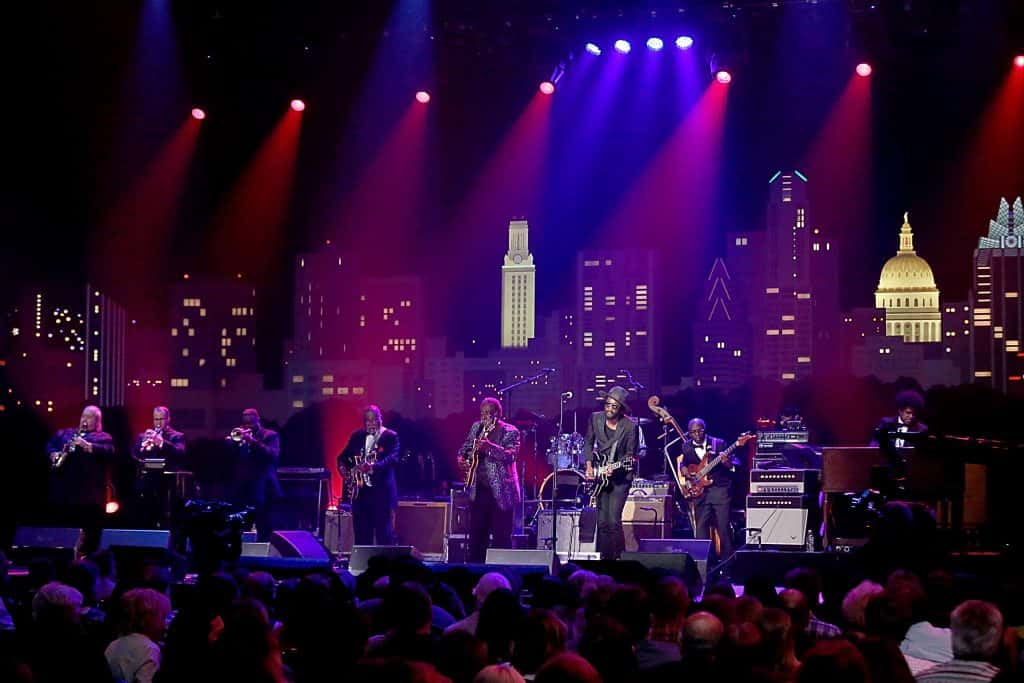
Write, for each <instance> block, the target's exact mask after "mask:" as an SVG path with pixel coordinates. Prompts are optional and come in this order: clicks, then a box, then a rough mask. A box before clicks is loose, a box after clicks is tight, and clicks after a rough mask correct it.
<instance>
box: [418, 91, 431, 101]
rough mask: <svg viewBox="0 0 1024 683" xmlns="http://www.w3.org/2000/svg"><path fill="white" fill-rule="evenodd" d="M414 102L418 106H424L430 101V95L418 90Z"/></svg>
mask: <svg viewBox="0 0 1024 683" xmlns="http://www.w3.org/2000/svg"><path fill="white" fill-rule="evenodd" d="M416 101H417V102H419V103H420V104H426V103H427V102H429V101H430V93H428V92H427V91H426V90H420V91H418V92H417V93H416Z"/></svg>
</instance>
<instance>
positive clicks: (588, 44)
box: [583, 43, 601, 57]
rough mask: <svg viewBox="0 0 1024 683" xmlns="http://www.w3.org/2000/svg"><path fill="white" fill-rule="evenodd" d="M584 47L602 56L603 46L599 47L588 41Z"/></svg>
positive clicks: (597, 55)
mask: <svg viewBox="0 0 1024 683" xmlns="http://www.w3.org/2000/svg"><path fill="white" fill-rule="evenodd" d="M583 49H584V50H586V51H587V52H589V53H590V54H592V55H594V56H595V57H600V56H601V48H599V47H598V46H597V45H596V44H595V43H587V44H586V46H585V47H584V48H583Z"/></svg>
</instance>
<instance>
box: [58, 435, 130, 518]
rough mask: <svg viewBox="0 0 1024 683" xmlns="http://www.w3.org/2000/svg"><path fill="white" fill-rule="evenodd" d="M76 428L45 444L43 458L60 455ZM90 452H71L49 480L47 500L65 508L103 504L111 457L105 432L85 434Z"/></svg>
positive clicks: (111, 443)
mask: <svg viewBox="0 0 1024 683" xmlns="http://www.w3.org/2000/svg"><path fill="white" fill-rule="evenodd" d="M76 434H78V430H77V429H62V430H60V431H59V432H57V433H56V434H54V435H53V437H52V438H51V439H50V440H49V442H48V443H47V444H46V453H47V455H49V454H51V453H57V452H60V450H61V449H63V448H64V444H66V443H68V442H69V441H71V440H72V439H73V438H75V435H76ZM82 438H83V439H85V440H86V441H88V442H89V443H91V444H92V453H86V452H85V451H84V450H82V449H77V448H76V449H75V450H73V451H71V453H70V454H69V455H68V457H67V459H65V460H64V464H62V465H61V466H60V469H58V470H56V471H54V472H53V475H52V477H51V486H50V496H51V501H52V502H53V503H57V504H67V505H103V504H104V503H106V502H107V464H108V463H109V462H110V460H111V458H112V457H113V455H114V439H113V438H112V437H111V436H110V434H107V433H106V432H86V433H85V435H83V436H82Z"/></svg>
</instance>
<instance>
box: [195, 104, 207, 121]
mask: <svg viewBox="0 0 1024 683" xmlns="http://www.w3.org/2000/svg"><path fill="white" fill-rule="evenodd" d="M192 118H194V119H195V120H196V121H202V120H203V119H205V118H206V112H205V111H203V110H202V109H200V108H199V107H195V108H194V109H193V110H192Z"/></svg>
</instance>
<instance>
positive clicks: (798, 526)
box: [747, 495, 817, 547]
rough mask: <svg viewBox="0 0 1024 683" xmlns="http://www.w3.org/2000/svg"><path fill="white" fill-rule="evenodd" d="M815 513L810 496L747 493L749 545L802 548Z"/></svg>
mask: <svg viewBox="0 0 1024 683" xmlns="http://www.w3.org/2000/svg"><path fill="white" fill-rule="evenodd" d="M816 512H817V501H816V500H815V501H812V500H811V497H809V496H787V495H779V496H747V544H749V545H752V546H761V545H768V546H788V547H802V546H803V545H804V544H805V543H806V541H807V530H808V529H809V528H810V525H811V523H812V521H813V520H814V519H815V518H816V517H817V515H816V514H815V513H816Z"/></svg>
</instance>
